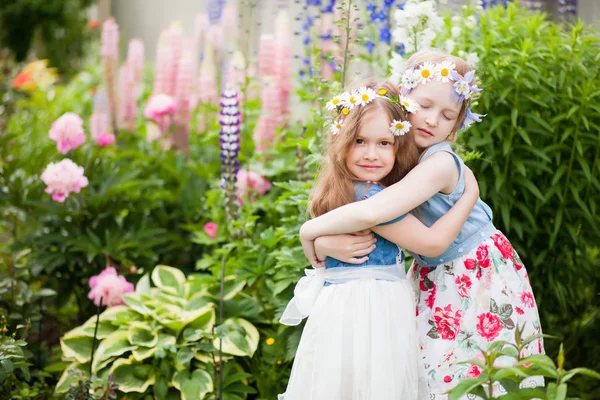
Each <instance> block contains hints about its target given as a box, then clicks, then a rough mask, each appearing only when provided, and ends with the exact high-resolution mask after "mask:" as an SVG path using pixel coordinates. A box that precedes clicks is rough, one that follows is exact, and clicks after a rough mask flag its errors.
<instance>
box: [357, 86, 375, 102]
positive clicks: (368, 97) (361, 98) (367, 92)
mask: <svg viewBox="0 0 600 400" xmlns="http://www.w3.org/2000/svg"><path fill="white" fill-rule="evenodd" d="M357 97H358V103H357V104H360V105H361V106H364V105H365V104H369V103H370V102H372V101H373V99H374V98H375V97H378V96H377V93H375V91H374V90H373V89H371V88H368V87H366V86H361V87H360V88H359V89H358V96H357Z"/></svg>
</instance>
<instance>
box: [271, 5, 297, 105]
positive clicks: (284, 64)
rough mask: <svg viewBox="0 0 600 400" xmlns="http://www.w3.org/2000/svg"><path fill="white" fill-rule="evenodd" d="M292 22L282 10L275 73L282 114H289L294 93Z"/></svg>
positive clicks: (276, 32) (278, 25)
mask: <svg viewBox="0 0 600 400" xmlns="http://www.w3.org/2000/svg"><path fill="white" fill-rule="evenodd" d="M290 25H291V24H290V21H289V18H288V14H287V12H286V11H285V10H281V11H280V12H279V14H278V15H277V20H276V28H275V29H276V31H275V37H276V43H275V62H274V64H275V65H274V73H275V81H276V83H277V87H278V88H279V103H280V109H281V113H282V114H287V113H288V112H289V102H290V93H291V91H292V60H293V54H292V34H291V32H290Z"/></svg>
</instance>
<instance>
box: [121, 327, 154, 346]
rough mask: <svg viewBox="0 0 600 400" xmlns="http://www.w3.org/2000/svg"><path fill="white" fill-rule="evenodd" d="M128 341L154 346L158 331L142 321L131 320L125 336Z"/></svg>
mask: <svg viewBox="0 0 600 400" xmlns="http://www.w3.org/2000/svg"><path fill="white" fill-rule="evenodd" d="M127 338H128V340H129V343H131V344H132V345H136V346H143V347H154V346H156V343H158V333H157V331H156V330H155V329H152V328H151V327H150V326H149V325H147V324H145V323H143V322H133V323H132V324H131V325H130V327H129V332H128V336H127Z"/></svg>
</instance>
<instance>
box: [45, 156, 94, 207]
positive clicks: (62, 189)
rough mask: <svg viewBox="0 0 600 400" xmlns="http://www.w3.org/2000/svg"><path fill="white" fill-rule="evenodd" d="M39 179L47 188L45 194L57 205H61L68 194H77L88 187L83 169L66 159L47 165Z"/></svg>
mask: <svg viewBox="0 0 600 400" xmlns="http://www.w3.org/2000/svg"><path fill="white" fill-rule="evenodd" d="M40 179H41V180H42V182H44V183H45V184H46V185H47V186H48V187H47V188H46V189H45V192H46V193H48V194H49V195H51V196H52V200H54V201H58V202H59V203H63V202H64V201H65V199H66V198H67V197H68V196H69V193H79V191H80V190H81V188H83V187H86V186H87V185H88V179H87V178H86V177H85V176H84V175H83V167H80V166H78V165H77V164H75V163H74V162H73V161H71V160H69V159H68V158H65V159H64V160H62V161H61V162H59V163H50V164H48V166H47V167H46V169H45V170H44V172H43V173H42V175H41V176H40Z"/></svg>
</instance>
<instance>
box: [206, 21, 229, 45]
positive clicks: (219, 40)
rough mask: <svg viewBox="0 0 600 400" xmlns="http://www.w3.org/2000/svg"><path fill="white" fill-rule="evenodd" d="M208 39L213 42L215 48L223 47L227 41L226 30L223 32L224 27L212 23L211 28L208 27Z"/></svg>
mask: <svg viewBox="0 0 600 400" xmlns="http://www.w3.org/2000/svg"><path fill="white" fill-rule="evenodd" d="M206 39H207V41H208V42H210V43H212V45H213V46H214V48H215V49H222V48H223V45H224V43H225V32H223V27H222V26H221V25H211V26H210V28H208V32H207V35H206Z"/></svg>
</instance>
